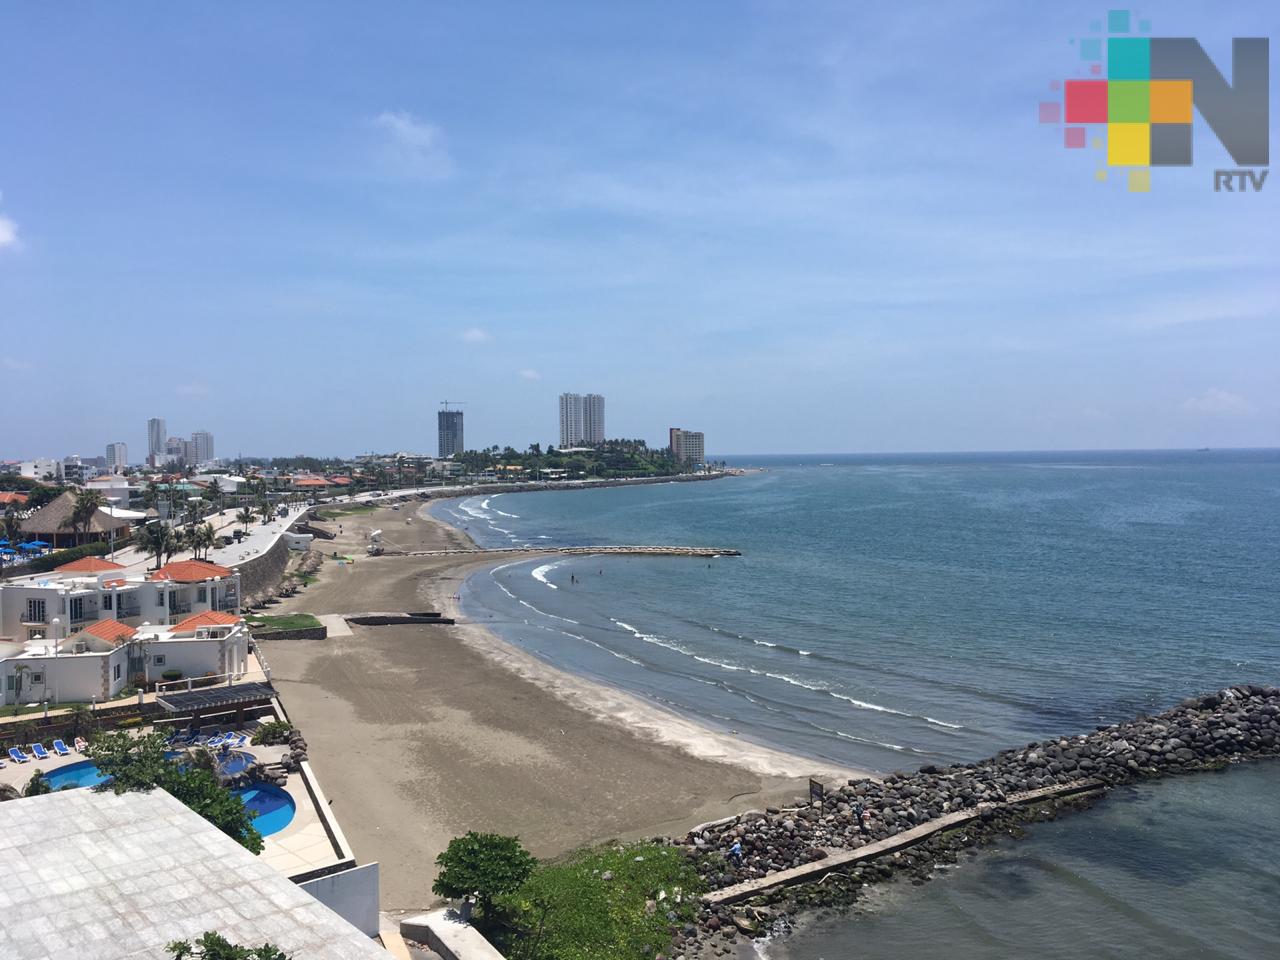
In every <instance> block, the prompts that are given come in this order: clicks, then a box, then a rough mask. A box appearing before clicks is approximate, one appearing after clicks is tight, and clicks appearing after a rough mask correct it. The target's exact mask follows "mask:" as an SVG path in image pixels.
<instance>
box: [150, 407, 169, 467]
mask: <svg viewBox="0 0 1280 960" xmlns="http://www.w3.org/2000/svg"><path fill="white" fill-rule="evenodd" d="M168 436H169V435H168V433H166V432H165V428H164V417H152V418H151V419H150V420H148V421H147V460H148V461H149V462H152V465H153V466H154V465H155V464H154V460H153V458H159V459H161V460H162V459H164V442H165V440H166V439H168Z"/></svg>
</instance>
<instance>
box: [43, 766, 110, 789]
mask: <svg viewBox="0 0 1280 960" xmlns="http://www.w3.org/2000/svg"><path fill="white" fill-rule="evenodd" d="M44 778H45V780H46V781H48V784H49V786H51V787H53V789H54V790H65V789H67V788H68V787H96V786H97V785H98V784H100V783H102V782H103V781H105V780H107V779H109V778H108V777H104V776H103V775H102V774H101V773H99V772H98V768H97V766H96V765H95V764H94V762H93V761H92V760H81V761H79V762H78V763H73V764H70V765H69V766H66V767H60V768H59V769H57V770H54V771H52V772H51V773H46V774H45V775H44Z"/></svg>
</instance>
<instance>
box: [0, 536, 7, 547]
mask: <svg viewBox="0 0 1280 960" xmlns="http://www.w3.org/2000/svg"><path fill="white" fill-rule="evenodd" d="M8 545H9V541H8V540H7V539H6V538H4V537H0V547H7V546H8Z"/></svg>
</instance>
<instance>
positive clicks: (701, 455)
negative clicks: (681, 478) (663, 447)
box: [668, 427, 706, 463]
mask: <svg viewBox="0 0 1280 960" xmlns="http://www.w3.org/2000/svg"><path fill="white" fill-rule="evenodd" d="M668 434H669V436H670V440H671V443H670V446H671V457H672V459H674V460H679V461H680V462H681V463H705V462H706V454H705V452H704V449H703V438H702V431H701V430H681V429H680V428H679V427H672V428H671V429H670V430H669V431H668Z"/></svg>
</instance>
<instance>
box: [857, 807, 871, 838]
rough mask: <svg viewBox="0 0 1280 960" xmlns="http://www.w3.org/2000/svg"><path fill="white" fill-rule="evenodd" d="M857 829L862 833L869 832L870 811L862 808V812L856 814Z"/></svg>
mask: <svg viewBox="0 0 1280 960" xmlns="http://www.w3.org/2000/svg"><path fill="white" fill-rule="evenodd" d="M858 829H859V830H861V831H862V833H863V835H864V836H865V835H866V834H868V833H870V832H871V811H870V810H867V809H866V808H863V810H862V813H860V814H859V815H858Z"/></svg>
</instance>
